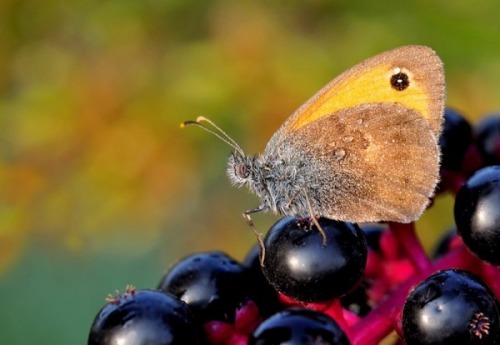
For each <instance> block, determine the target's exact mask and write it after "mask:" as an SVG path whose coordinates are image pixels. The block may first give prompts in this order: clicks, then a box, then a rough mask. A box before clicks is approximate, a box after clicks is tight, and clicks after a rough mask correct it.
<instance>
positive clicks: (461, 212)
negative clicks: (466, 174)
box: [454, 166, 500, 265]
mask: <svg viewBox="0 0 500 345" xmlns="http://www.w3.org/2000/svg"><path fill="white" fill-rule="evenodd" d="M454 212H455V223H456V225H457V229H458V232H459V234H460V236H461V237H462V239H463V241H464V243H465V245H466V246H467V247H468V248H469V249H470V250H471V251H472V252H473V253H474V254H476V255H477V256H478V257H479V258H481V259H483V260H485V261H488V262H490V263H493V264H495V265H500V166H490V167H486V168H483V169H481V170H478V171H477V172H476V173H475V174H474V175H473V176H472V177H470V178H469V179H468V180H467V182H466V183H465V185H463V186H462V188H460V190H459V192H458V194H457V197H456V199H455V208H454Z"/></svg>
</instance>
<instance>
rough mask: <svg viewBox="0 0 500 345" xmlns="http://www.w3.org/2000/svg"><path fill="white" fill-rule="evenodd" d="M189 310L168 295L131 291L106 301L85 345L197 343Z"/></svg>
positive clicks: (176, 344) (146, 291)
mask: <svg viewBox="0 0 500 345" xmlns="http://www.w3.org/2000/svg"><path fill="white" fill-rule="evenodd" d="M197 335H198V332H197V330H196V328H195V326H194V322H193V316H192V314H191V311H190V310H189V307H188V306H187V305H186V304H185V303H184V302H182V301H180V300H179V299H177V298H176V297H174V296H173V295H171V294H168V293H165V292H161V291H156V290H133V289H128V290H127V292H125V293H123V294H121V295H117V296H113V297H110V298H108V303H107V304H106V305H105V306H104V307H103V308H102V309H101V310H100V311H99V313H98V314H97V316H96V317H95V319H94V322H93V324H92V327H91V329H90V334H89V338H88V345H118V344H123V345H185V344H197Z"/></svg>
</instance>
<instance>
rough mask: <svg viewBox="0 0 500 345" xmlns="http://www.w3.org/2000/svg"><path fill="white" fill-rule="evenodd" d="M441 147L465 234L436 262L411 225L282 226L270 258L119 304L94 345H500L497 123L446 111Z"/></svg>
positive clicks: (107, 314) (204, 264)
mask: <svg viewBox="0 0 500 345" xmlns="http://www.w3.org/2000/svg"><path fill="white" fill-rule="evenodd" d="M440 147H441V150H442V166H441V182H440V184H439V186H438V194H440V193H444V192H450V193H452V194H453V195H455V197H456V198H455V206H454V215H455V223H456V229H452V230H451V231H449V232H448V233H447V234H446V236H444V237H443V239H442V241H441V243H440V244H439V246H438V249H437V250H436V252H435V253H434V255H433V256H432V258H430V257H429V256H428V255H427V254H426V253H425V251H424V250H423V248H422V246H421V244H420V241H419V239H418V238H417V236H416V233H415V228H414V224H397V223H389V224H385V225H379V224H377V225H366V226H362V227H359V226H358V225H356V224H350V223H344V222H338V221H334V220H330V219H324V218H320V219H318V223H319V225H320V226H321V228H322V229H321V231H317V229H316V227H315V225H314V223H315V222H313V221H311V220H310V219H301V218H294V217H285V218H283V219H281V220H279V221H278V222H277V223H276V224H275V225H274V226H273V227H272V228H271V229H270V230H269V232H268V233H267V235H266V237H265V239H264V248H265V255H264V257H263V258H262V257H260V256H259V248H258V247H257V246H255V247H254V248H252V250H251V251H250V252H249V253H248V255H247V257H246V258H245V260H244V261H243V262H237V261H235V260H234V259H232V258H231V257H229V256H228V255H226V254H224V253H222V252H206V253H196V254H193V255H190V256H188V257H185V258H184V259H182V260H180V261H179V262H178V263H177V264H176V265H174V266H173V267H172V268H171V269H170V270H169V271H168V272H167V273H166V274H165V276H164V277H163V278H162V279H161V281H160V283H159V285H158V287H157V289H154V290H135V289H134V288H132V287H128V288H127V289H126V291H125V292H124V293H122V294H119V293H118V294H117V295H114V296H111V297H110V298H108V301H107V304H106V305H105V306H104V307H103V308H102V309H101V310H100V311H99V312H98V314H97V316H96V317H95V319H94V322H93V324H92V326H91V330H90V334H89V339H88V344H89V345H111V344H123V345H132V344H133V345H167V344H207V345H208V344H212V345H225V344H227V345H243V344H259V345H266V344H356V345H370V344H379V343H380V342H382V341H383V340H384V339H385V343H387V344H388V343H393V344H408V345H412V344H500V314H499V313H500V308H499V305H500V304H499V302H498V297H499V296H500V279H499V278H500V268H498V267H496V265H500V117H498V116H491V117H488V118H486V119H484V120H483V121H482V122H481V123H479V124H478V125H476V126H475V127H472V126H471V125H470V124H469V123H468V122H467V121H466V120H465V119H464V118H463V117H462V116H461V115H460V114H458V113H457V112H455V111H453V110H451V109H447V110H446V112H445V124H444V130H443V134H442V136H441V138H440ZM497 165H498V166H497ZM261 259H262V260H261Z"/></svg>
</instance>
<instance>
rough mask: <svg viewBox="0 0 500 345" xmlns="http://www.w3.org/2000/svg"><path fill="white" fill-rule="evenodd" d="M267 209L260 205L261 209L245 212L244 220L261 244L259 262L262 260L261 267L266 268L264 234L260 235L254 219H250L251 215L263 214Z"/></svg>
mask: <svg viewBox="0 0 500 345" xmlns="http://www.w3.org/2000/svg"><path fill="white" fill-rule="evenodd" d="M266 208H267V206H266V205H260V206H259V207H256V208H254V209H251V210H247V211H245V212H243V218H245V221H246V223H247V224H248V226H249V227H250V229H252V232H253V234H254V235H255V238H256V239H257V242H258V243H259V248H260V251H259V260H260V265H261V266H262V267H264V259H265V257H266V248H265V247H264V241H263V240H262V233H260V232H259V231H258V230H257V228H256V227H255V224H254V223H253V220H252V217H250V214H252V213H256V212H261V211H264V210H265V209H266Z"/></svg>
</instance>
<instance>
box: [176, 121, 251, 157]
mask: <svg viewBox="0 0 500 345" xmlns="http://www.w3.org/2000/svg"><path fill="white" fill-rule="evenodd" d="M202 122H207V123H208V124H209V125H211V126H212V127H213V128H215V130H213V129H212V128H210V127H208V126H206V125H204V124H203V123H202ZM186 126H197V127H200V128H201V129H203V130H205V131H207V132H208V133H211V134H212V135H215V136H216V137H217V138H219V139H220V140H222V141H223V142H225V143H226V144H228V145H229V146H231V147H232V148H233V149H235V150H236V151H238V153H240V154H241V155H242V156H244V155H245V152H244V151H243V150H242V149H241V147H240V146H239V145H238V144H237V143H236V141H234V140H233V138H231V137H230V136H229V135H228V134H227V133H226V132H224V131H223V130H222V129H221V128H220V127H219V126H217V125H216V124H215V123H213V122H212V121H211V120H209V119H207V118H206V117H204V116H198V117H197V118H196V120H195V121H184V122H183V123H181V128H184V127H186Z"/></svg>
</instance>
